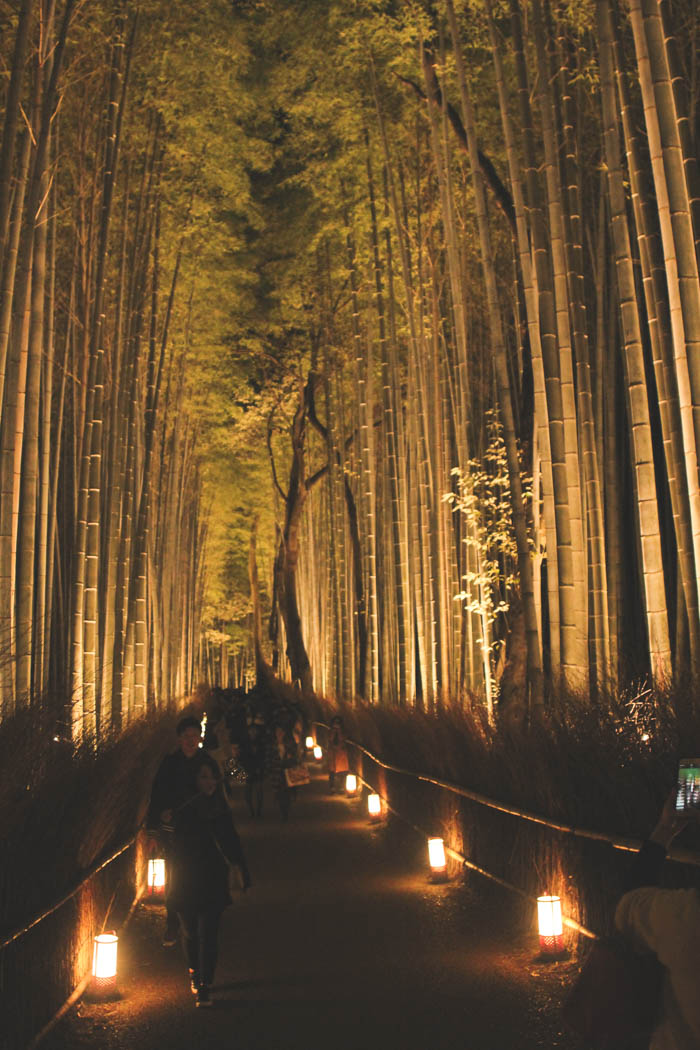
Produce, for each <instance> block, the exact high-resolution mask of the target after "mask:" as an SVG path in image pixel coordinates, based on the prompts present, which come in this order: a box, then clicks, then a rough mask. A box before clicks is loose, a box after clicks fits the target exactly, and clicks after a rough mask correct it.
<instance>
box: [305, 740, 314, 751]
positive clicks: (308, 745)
mask: <svg viewBox="0 0 700 1050" xmlns="http://www.w3.org/2000/svg"><path fill="white" fill-rule="evenodd" d="M313 746H314V738H313V737H312V736H307V738H306V750H307V751H311V750H312V749H313Z"/></svg>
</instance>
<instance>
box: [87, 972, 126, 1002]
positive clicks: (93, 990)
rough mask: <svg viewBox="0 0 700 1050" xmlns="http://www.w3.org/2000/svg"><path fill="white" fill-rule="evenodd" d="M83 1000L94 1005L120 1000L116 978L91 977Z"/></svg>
mask: <svg viewBox="0 0 700 1050" xmlns="http://www.w3.org/2000/svg"><path fill="white" fill-rule="evenodd" d="M85 998H86V999H89V1000H90V1001H91V1002H95V1003H112V1002H116V1001H117V1000H118V999H121V993H120V991H119V989H118V988H117V979H116V977H91V978H90V982H89V984H88V986H87V990H86V992H85Z"/></svg>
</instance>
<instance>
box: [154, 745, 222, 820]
mask: <svg viewBox="0 0 700 1050" xmlns="http://www.w3.org/2000/svg"><path fill="white" fill-rule="evenodd" d="M205 754H206V753H205V752H204V751H203V750H202V749H201V748H200V749H199V750H198V751H197V753H196V754H195V755H193V756H192V758H187V757H186V756H185V755H184V754H183V753H182V751H181V750H180V749H179V748H178V749H177V751H174V752H173V753H172V754H171V755H166V756H165V758H164V759H163V761H162V762H161V764H160V766H159V767H158V771H157V773H156V775H155V777H154V779H153V787H152V788H151V800H150V802H149V805H148V813H147V814H146V827H147V829H148V830H149V831H157V830H158V829H159V828H160V827H161V818H160V815H161V813H162V812H163V811H164V810H168V809H170V810H172V811H173V813H175V812H176V811H177V810H179V809H180V807H181V806H183V805H184V804H185V803H186V802H187V800H188V799H190V798H192V797H193V795H195V794H196V791H197V789H196V787H195V777H196V775H197V770H198V769H199V767H200V765H201V763H202V757H203V756H204V755H205ZM208 757H209V759H210V761H212V762H213V761H214V760H213V759H211V757H210V756H208Z"/></svg>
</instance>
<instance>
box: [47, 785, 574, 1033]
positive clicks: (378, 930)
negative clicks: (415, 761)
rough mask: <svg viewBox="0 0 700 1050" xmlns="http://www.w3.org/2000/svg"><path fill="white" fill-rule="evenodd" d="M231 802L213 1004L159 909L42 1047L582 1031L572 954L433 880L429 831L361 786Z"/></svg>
mask: <svg viewBox="0 0 700 1050" xmlns="http://www.w3.org/2000/svg"><path fill="white" fill-rule="evenodd" d="M265 801H266V805H267V812H266V813H265V815H264V816H263V818H262V819H261V820H259V821H253V820H251V819H250V818H249V817H248V816H247V815H244V809H243V804H242V798H240V797H237V798H236V800H235V806H234V814H235V817H236V822H237V826H238V829H239V832H240V835H241V838H242V840H243V843H244V847H245V849H246V853H247V856H248V860H249V864H250V868H251V873H252V878H253V882H254V885H253V888H252V890H251V891H250V892H249V893H247V894H245V895H244V896H241V897H240V898H239V899H238V900H236V901H235V903H234V905H233V907H231V908H228V909H227V911H226V912H225V914H224V917H223V920H222V928H221V950H220V961H219V966H218V970H217V976H216V985H215V988H214V998H215V1002H214V1005H213V1007H212V1008H211V1009H209V1010H197V1009H195V1006H194V999H193V996H192V995H191V993H190V990H189V984H188V980H187V971H186V966H185V963H184V961H183V957H182V954H181V951H180V948H179V947H175V948H170V949H166V948H163V947H162V946H161V939H160V938H161V933H162V928H163V915H164V912H163V910H162V909H161V908H157V907H155V908H154V907H153V906H150V905H146V904H142V905H140V906H139V908H138V909H137V912H136V913H135V916H134V918H133V919H132V921H131V923H130V924H129V926H128V928H127V930H126V931H125V933H124V935H123V936H122V938H121V940H120V978H119V986H120V993H121V998H120V999H119V1000H118V1001H116V1002H111V1003H102V1004H95V1003H88V1002H81V1003H80V1004H78V1006H77V1007H76V1008H74V1009H73V1010H72V1011H71V1012H70V1013H69V1014H68V1015H67V1016H66V1017H65V1018H64V1019H63V1020H62V1021H61V1022H60V1023H59V1024H58V1025H57V1026H56V1027H55V1028H54V1029H53V1030H52V1031H51V1032H50V1033H49V1034H48V1035H47V1036H46V1037H45V1039H44V1040H43V1041H42V1043H41V1050H92V1048H94V1050H98V1048H99V1050H156V1048H162V1050H193V1048H197V1050H209V1048H211V1050H214V1048H222V1050H224V1048H225V1050H229V1048H230V1050H380V1048H381V1050H387V1048H394V1047H396V1048H401V1050H458V1048H459V1050H467V1048H468V1050H510V1048H511V1047H518V1048H519V1050H543V1048H545V1047H546V1048H548V1050H549V1048H556V1047H562V1048H564V1047H566V1048H567V1050H579V1048H582V1046H583V1044H581V1043H579V1042H578V1041H577V1040H575V1039H573V1038H572V1037H571V1036H570V1035H569V1034H568V1033H565V1032H564V1031H563V1029H562V1026H561V1024H560V1021H559V1014H558V1006H559V1003H560V1001H561V998H562V995H563V993H564V991H565V989H566V987H567V985H568V983H569V981H570V979H571V975H572V971H573V968H574V965H575V964H574V963H573V962H571V961H564V962H559V963H548V964H543V963H542V962H541V961H540V960H539V959H538V958H537V939H536V936H535V934H534V932H533V931H532V929H531V928H530V929H524V928H523V922H522V918H520V920H519V919H518V916H517V913H516V909H515V907H514V902H513V901H512V900H511V899H510V898H509V897H508V896H507V895H505V893H504V891H501V890H498V889H497V888H491V887H489V885H488V884H485V883H484V880H483V879H481V878H480V877H479V876H473V877H472V878H471V880H470V881H469V882H468V883H467V884H465V883H463V882H461V881H460V882H457V881H455V882H450V883H448V884H446V885H432V884H431V883H430V882H429V879H428V876H427V873H426V867H425V845H424V842H423V841H420V840H419V838H418V836H417V835H416V833H415V832H414V831H413V830H411V829H410V828H408V827H406V826H405V825H402V824H401V823H400V822H399V821H397V820H396V819H393V820H392V823H391V824H390V825H388V826H386V827H372V826H370V825H369V824H368V822H367V819H366V817H365V812H364V809H363V808H362V805H361V803H360V801H359V800H353V801H351V800H348V799H345V798H343V797H342V796H332V797H331V796H329V795H328V794H327V787H326V784H325V782H324V781H323V780H322V779H320V778H318V779H315V780H313V781H312V783H311V785H309V786H308V787H305V788H302V789H299V798H298V800H297V801H296V802H295V803H294V805H293V807H292V813H291V816H290V819H289V821H288V823H286V824H284V823H282V822H281V820H280V819H279V816H278V814H277V812H276V811H275V809H274V806H273V805H272V799H270V798H266V800H265Z"/></svg>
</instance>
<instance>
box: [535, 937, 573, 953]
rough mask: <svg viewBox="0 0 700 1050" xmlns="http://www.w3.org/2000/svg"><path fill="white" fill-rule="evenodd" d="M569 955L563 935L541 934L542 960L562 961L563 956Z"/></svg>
mask: <svg viewBox="0 0 700 1050" xmlns="http://www.w3.org/2000/svg"><path fill="white" fill-rule="evenodd" d="M567 954H568V953H567V950H566V948H565V946H564V935H563V934H562V933H556V934H551V935H543V934H540V954H539V958H540V959H561V957H562V956H564V955H567Z"/></svg>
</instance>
